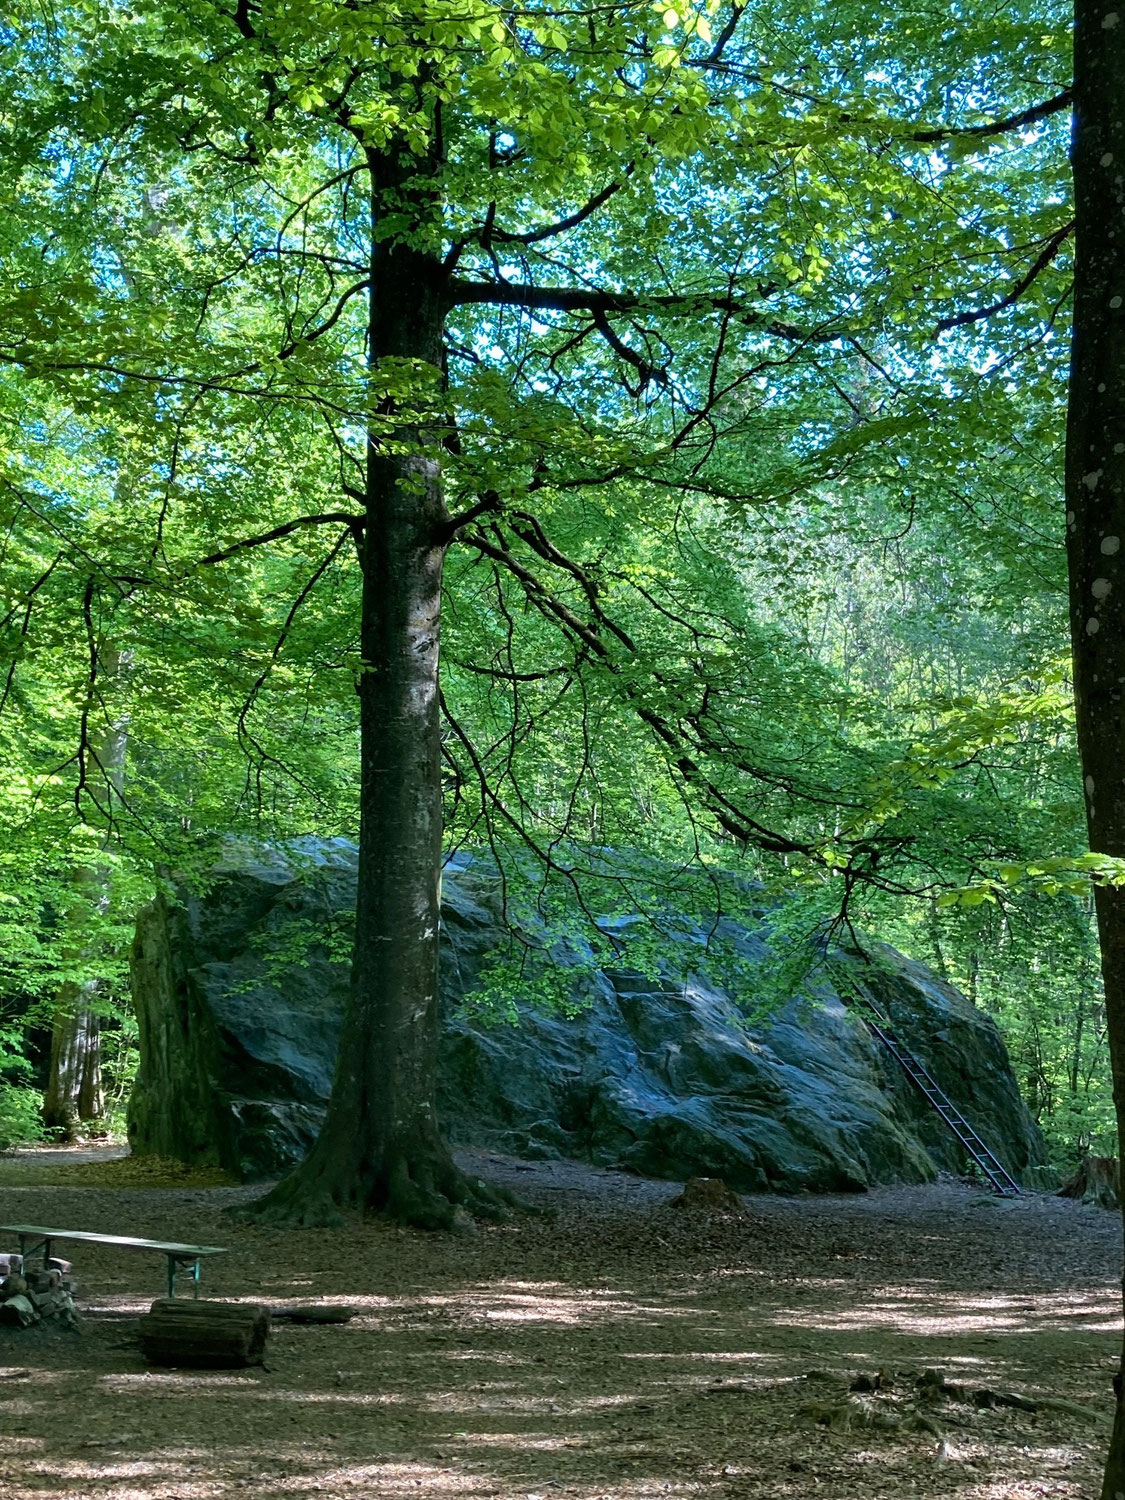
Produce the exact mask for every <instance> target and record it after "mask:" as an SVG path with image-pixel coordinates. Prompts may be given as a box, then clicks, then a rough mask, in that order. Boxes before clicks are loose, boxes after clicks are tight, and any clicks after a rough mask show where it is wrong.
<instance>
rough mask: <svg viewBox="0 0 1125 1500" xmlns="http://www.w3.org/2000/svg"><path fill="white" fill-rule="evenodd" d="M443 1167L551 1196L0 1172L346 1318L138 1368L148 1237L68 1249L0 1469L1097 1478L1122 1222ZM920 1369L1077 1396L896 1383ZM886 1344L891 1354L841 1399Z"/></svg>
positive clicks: (118, 1489)
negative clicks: (383, 1203)
mask: <svg viewBox="0 0 1125 1500" xmlns="http://www.w3.org/2000/svg"><path fill="white" fill-rule="evenodd" d="M463 1161H464V1163H465V1164H466V1165H468V1166H469V1167H471V1168H472V1169H473V1170H475V1171H477V1172H478V1173H479V1174H480V1175H482V1176H487V1177H491V1178H493V1179H495V1180H498V1181H502V1182H504V1183H506V1184H508V1185H510V1186H513V1187H515V1188H516V1189H517V1190H518V1191H519V1192H521V1193H522V1194H523V1195H524V1196H525V1197H526V1198H527V1199H529V1200H530V1201H532V1202H535V1203H537V1204H540V1205H544V1206H547V1205H549V1206H551V1207H553V1208H554V1209H555V1211H556V1215H557V1216H556V1217H555V1218H554V1219H553V1220H548V1219H545V1218H539V1217H537V1218H528V1219H520V1220H518V1221H516V1222H514V1223H512V1224H509V1225H505V1226H500V1227H498V1228H495V1229H488V1230H484V1231H482V1232H481V1233H479V1234H476V1235H473V1236H465V1237H457V1238H454V1237H445V1236H432V1237H425V1236H420V1235H415V1234H409V1233H403V1232H400V1231H396V1230H393V1229H388V1228H385V1227H382V1226H377V1225H368V1226H365V1227H360V1228H355V1229H350V1230H347V1231H345V1232H341V1233H338V1234H328V1233H319V1232H311V1231H303V1232H300V1233H294V1234H282V1233H279V1232H276V1231H265V1230H261V1229H250V1228H247V1227H245V1226H239V1225H237V1224H232V1223H231V1222H230V1221H229V1220H226V1219H224V1217H223V1215H222V1212H221V1210H222V1209H223V1208H224V1207H225V1206H227V1205H230V1204H234V1203H238V1202H241V1201H243V1200H245V1199H246V1198H248V1197H252V1196H253V1195H254V1194H253V1192H252V1191H251V1190H247V1189H242V1188H208V1189H191V1190H159V1189H148V1190H143V1191H142V1190H131V1191H126V1190H115V1191H113V1192H110V1191H108V1190H106V1189H105V1188H94V1187H91V1188H81V1187H73V1186H71V1185H69V1184H68V1185H67V1186H65V1187H35V1186H27V1187H23V1186H21V1187H6V1186H5V1187H0V1222H19V1221H24V1222H41V1223H54V1224H58V1225H62V1226H66V1227H71V1226H73V1227H76V1228H87V1229H102V1230H105V1231H107V1232H111V1233H112V1232H116V1233H134V1234H142V1235H149V1236H157V1237H162V1238H168V1237H172V1238H176V1239H188V1240H191V1241H193V1242H194V1241H198V1242H200V1243H211V1244H220V1245H228V1246H230V1247H231V1251H232V1253H231V1254H230V1255H229V1256H228V1257H223V1258H222V1260H221V1261H220V1260H216V1261H215V1262H213V1263H212V1264H210V1265H208V1267H207V1269H206V1277H207V1289H208V1290H209V1291H210V1292H212V1293H213V1294H214V1295H217V1296H224V1297H245V1298H251V1299H258V1300H262V1301H267V1302H284V1301H287V1300H291V1299H294V1298H300V1299H311V1298H318V1299H319V1298H328V1299H334V1300H339V1301H345V1302H348V1303H350V1304H352V1305H353V1306H355V1307H356V1308H357V1309H358V1314H359V1315H358V1316H357V1317H356V1318H355V1319H354V1321H352V1322H351V1323H348V1324H346V1325H344V1326H337V1327H311V1328H297V1327H291V1326H289V1325H285V1324H281V1325H278V1326H277V1329H276V1331H275V1333H274V1335H273V1337H272V1340H271V1346H270V1352H269V1355H268V1369H265V1370H253V1371H249V1372H230V1373H209V1372H201V1373H188V1372H154V1371H150V1370H148V1369H147V1368H146V1367H145V1365H144V1364H143V1362H142V1360H141V1359H140V1357H139V1355H138V1354H137V1353H136V1352H135V1347H134V1344H133V1333H134V1328H135V1319H136V1318H137V1317H138V1316H139V1315H140V1314H141V1313H142V1312H143V1311H144V1310H145V1308H146V1307H147V1304H148V1302H149V1301H150V1300H151V1298H152V1297H154V1296H157V1295H159V1294H160V1291H161V1279H162V1272H163V1262H162V1261H161V1260H159V1259H158V1258H157V1257H155V1256H151V1255H144V1254H124V1255H113V1254H111V1253H109V1252H107V1251H105V1250H103V1249H95V1248H92V1247H82V1248H81V1253H80V1254H79V1253H77V1252H78V1250H79V1247H77V1246H76V1247H75V1251H76V1254H75V1255H74V1257H73V1259H74V1260H75V1274H76V1275H78V1276H79V1277H80V1279H81V1290H80V1294H79V1301H80V1304H82V1305H83V1307H84V1311H85V1325H84V1332H83V1334H82V1336H81V1337H80V1338H77V1339H71V1338H63V1337H59V1338H52V1339H47V1338H45V1337H41V1336H29V1335H28V1334H17V1333H15V1332H14V1331H7V1330H0V1495H2V1496H3V1497H4V1500H32V1497H36V1500H41V1497H43V1496H52V1497H59V1500H62V1497H66V1500H88V1497H98V1500H109V1497H112V1500H157V1497H159V1500H197V1497H198V1500H203V1497H208V1500H209V1497H218V1496H223V1497H226V1496H231V1497H234V1496H245V1497H249V1500H265V1497H271V1500H272V1497H277V1500H282V1497H298V1496H305V1495H310V1496H327V1497H333V1500H357V1497H361V1496H362V1497H366V1496H369V1495H375V1494H378V1495H379V1496H380V1497H384V1496H386V1497H400V1496H402V1497H405V1496H414V1495H417V1493H418V1492H419V1491H438V1492H441V1493H442V1494H444V1495H448V1496H450V1497H456V1500H476V1497H482V1500H483V1497H503V1500H595V1497H604V1500H632V1497H640V1496H700V1497H708V1500H710V1497H714V1500H766V1497H768V1500H797V1497H801V1500H804V1497H808V1496H818V1497H825V1500H861V1497H864V1500H866V1497H871V1500H880V1497H897V1496H900V1495H901V1496H906V1495H910V1496H919V1497H939V1496H940V1497H943V1500H944V1497H950V1500H952V1497H957V1500H1031V1497H1033V1496H1034V1497H1041V1496H1066V1497H1079V1496H1081V1497H1093V1496H1095V1495H1096V1493H1097V1479H1098V1466H1099V1460H1100V1455H1101V1451H1102V1449H1103V1447H1104V1443H1105V1440H1106V1437H1107V1434H1108V1423H1109V1415H1110V1405H1111V1397H1110V1392H1109V1380H1110V1376H1111V1373H1112V1366H1113V1362H1114V1358H1115V1355H1116V1349H1117V1345H1118V1343H1119V1337H1120V1335H1119V1326H1120V1325H1119V1320H1118V1315H1117V1309H1118V1298H1117V1292H1116V1289H1115V1281H1116V1279H1117V1277H1118V1276H1119V1273H1120V1229H1119V1224H1118V1221H1117V1220H1116V1218H1115V1217H1114V1216H1112V1215H1109V1214H1105V1213H1103V1212H1101V1211H1099V1210H1096V1209H1087V1208H1083V1207H1082V1206H1081V1205H1076V1204H1074V1203H1070V1202H1066V1201H1063V1200H1059V1199H1055V1198H1025V1199H1021V1200H1018V1201H1013V1202H1006V1201H1001V1200H997V1199H993V1198H990V1197H986V1196H985V1195H983V1194H982V1193H980V1192H978V1191H976V1190H974V1189H971V1188H966V1187H963V1186H960V1185H956V1184H944V1185H938V1186H935V1187H931V1188H899V1189H883V1190H880V1191H877V1192H873V1193H869V1194H867V1195H864V1196H860V1197H830V1198H768V1199H762V1198H751V1199H747V1200H745V1202H746V1213H745V1217H743V1218H741V1219H738V1218H726V1219H717V1220H716V1219H709V1218H707V1217H699V1216H697V1215H694V1214H685V1213H683V1212H682V1211H681V1210H677V1209H674V1208H672V1207H670V1206H669V1202H670V1199H671V1198H672V1197H673V1196H674V1195H675V1192H676V1189H675V1187H674V1186H673V1185H672V1184H669V1183H656V1182H648V1181H643V1180H640V1179H637V1178H632V1177H626V1176H623V1175H621V1174H618V1173H610V1172H601V1171H596V1170H594V1169H591V1168H588V1167H584V1166H579V1165H575V1164H571V1163H559V1162H555V1163H534V1164H532V1163H520V1162H515V1161H512V1160H511V1159H508V1158H498V1157H493V1156H489V1155H487V1154H485V1153H468V1154H466V1155H465V1156H464V1157H463ZM927 1367H936V1368H938V1369H940V1370H941V1371H942V1372H943V1373H944V1374H945V1375H946V1377H947V1378H948V1379H949V1380H951V1381H959V1382H961V1383H963V1384H964V1385H965V1386H967V1387H972V1388H975V1387H985V1386H987V1387H990V1388H992V1389H994V1390H998V1391H1001V1392H1015V1393H1018V1394H1021V1395H1023V1396H1025V1397H1029V1398H1032V1399H1035V1398H1037V1397H1039V1398H1041V1397H1048V1398H1051V1399H1054V1400H1059V1399H1062V1400H1063V1401H1069V1402H1070V1403H1075V1404H1077V1406H1079V1407H1085V1408H1089V1409H1090V1410H1089V1411H1087V1412H1085V1413H1083V1412H1082V1411H1079V1410H1076V1409H1067V1410H1057V1409H1052V1410H1046V1411H1044V1410H1039V1411H1036V1412H1030V1411H1026V1410H1019V1409H1013V1408H1010V1407H1002V1408H996V1409H981V1408H978V1407H977V1406H974V1405H972V1404H971V1403H970V1402H969V1401H949V1400H946V1401H942V1402H940V1403H939V1404H938V1405H936V1406H933V1407H927V1406H924V1405H923V1406H922V1407H919V1406H918V1404H917V1402H916V1401H915V1394H916V1393H915V1391H914V1388H913V1385H912V1374H913V1373H914V1372H918V1371H920V1370H922V1369H924V1368H927ZM880 1369H883V1370H884V1371H885V1372H895V1371H898V1372H911V1374H910V1375H906V1374H899V1375H897V1376H895V1377H894V1379H893V1386H892V1389H891V1390H890V1392H889V1393H882V1394H876V1395H873V1396H856V1395H849V1393H848V1384H849V1382H850V1381H851V1379H852V1378H853V1377H854V1376H855V1375H857V1374H860V1373H865V1374H867V1375H868V1376H869V1377H875V1376H876V1374H877V1372H878V1371H879V1370H880ZM919 1411H921V1414H922V1416H923V1418H924V1421H923V1423H922V1425H921V1430H919V1425H918V1423H917V1420H916V1418H917V1413H918V1412H919ZM829 1420H831V1421H832V1422H833V1423H835V1424H837V1425H836V1426H834V1427H825V1426H821V1425H818V1423H819V1422H821V1421H829ZM845 1421H847V1422H849V1423H850V1425H849V1426H848V1427H846V1428H844V1427H841V1426H839V1424H840V1423H843V1422H845ZM926 1422H928V1423H929V1427H927V1426H926ZM864 1423H869V1424H872V1425H863V1424H864Z"/></svg>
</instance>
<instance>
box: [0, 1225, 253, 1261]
mask: <svg viewBox="0 0 1125 1500" xmlns="http://www.w3.org/2000/svg"><path fill="white" fill-rule="evenodd" d="M0 1233H7V1234H35V1235H38V1236H39V1237H40V1238H41V1239H45V1240H85V1241H86V1242H87V1243H88V1244H91V1245H120V1246H121V1247H122V1249H127V1250H162V1251H163V1252H164V1254H165V1255H183V1256H188V1255H190V1256H193V1257H194V1256H196V1255H225V1254H226V1253H227V1251H226V1248H225V1246H222V1245H179V1244H175V1243H171V1242H165V1241H164V1240H135V1239H131V1238H130V1237H129V1236H127V1235H123V1234H92V1233H91V1232H90V1231H89V1230H85V1229H44V1228H43V1227H42V1225H40V1224H0Z"/></svg>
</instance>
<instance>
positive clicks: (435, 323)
mask: <svg viewBox="0 0 1125 1500" xmlns="http://www.w3.org/2000/svg"><path fill="white" fill-rule="evenodd" d="M369 166H370V168H371V172H372V179H373V183H374V191H373V212H372V245H373V250H372V256H371V291H370V312H369V324H368V340H369V345H368V347H369V361H370V367H371V374H372V385H373V388H374V389H375V390H378V389H379V387H380V386H384V387H385V385H386V384H387V382H388V381H390V382H392V383H393V382H394V380H395V378H396V372H398V378H399V379H400V380H401V379H402V378H403V376H404V375H405V376H406V378H407V380H408V381H409V382H410V384H411V387H412V389H413V391H414V395H413V397H412V398H409V399H411V401H412V404H413V402H416V401H417V400H418V393H417V382H418V380H419V365H420V364H421V365H422V366H424V367H427V374H426V375H424V376H423V378H427V376H428V378H430V379H431V381H432V385H431V389H430V391H429V392H428V393H427V394H428V398H429V399H428V401H427V402H426V403H425V404H426V405H427V406H428V407H429V409H430V410H431V411H433V410H436V409H438V408H439V406H440V402H441V389H440V386H441V374H440V372H441V358H442V350H441V344H442V332H443V328H444V323H445V317H446V313H447V311H448V304H447V301H446V281H447V274H446V272H445V270H444V269H443V267H442V264H441V261H440V260H439V259H438V258H437V256H436V255H433V254H427V253H425V252H423V251H418V250H415V249H412V248H409V247H406V246H402V245H384V246H381V245H380V244H379V243H378V241H377V239H376V236H375V225H376V224H377V222H378V217H379V211H380V207H381V204H382V202H384V201H389V200H391V199H392V198H394V199H395V200H396V201H401V197H399V196H398V195H409V194H410V193H411V192H412V184H411V183H410V180H409V179H408V178H405V176H404V175H402V174H400V172H399V171H398V170H397V169H396V166H395V163H393V162H388V161H387V160H386V159H385V158H383V159H381V158H378V157H372V158H369ZM409 170H412V171H417V170H418V168H417V163H416V162H415V163H413V164H412V165H411V167H410V168H409ZM414 191H417V190H416V189H414ZM415 206H416V208H420V207H421V206H422V205H420V204H416V205H415ZM407 362H409V364H408V363H407ZM407 372H409V373H407ZM380 413H381V415H382V416H383V417H384V418H386V417H388V416H392V415H395V414H396V402H395V399H394V398H393V396H388V397H387V398H386V399H385V400H384V401H383V403H382V406H381V408H380ZM401 417H402V419H401V420H400V421H399V422H397V423H396V424H395V426H394V428H393V432H392V433H391V434H390V435H389V436H388V430H387V426H386V424H385V422H384V423H380V424H379V425H377V426H375V427H374V430H373V431H372V432H371V433H370V434H369V437H368V444H367V483H366V506H365V527H364V537H363V542H362V546H361V549H360V558H361V565H362V570H363V595H362V615H361V621H360V631H361V659H362V667H361V674H360V678H359V681H358V683H357V691H358V694H359V700H360V754H361V761H362V766H361V784H360V799H361V800H360V835H359V887H358V894H357V902H356V938H355V948H354V952H353V957H352V979H351V995H350V998H349V1003H348V1007H347V1011H346V1014H345V1017H344V1024H343V1031H342V1035H341V1040H340V1052H339V1058H338V1061H337V1065H336V1073H335V1077H334V1080H333V1085H332V1095H331V1098H330V1100H329V1105H328V1113H327V1117H326V1119H325V1123H324V1126H323V1128H322V1130H321V1133H320V1136H319V1137H318V1139H317V1142H316V1144H315V1145H314V1147H313V1149H312V1151H311V1152H310V1154H309V1156H308V1157H307V1158H306V1160H305V1161H304V1162H303V1163H302V1164H301V1165H300V1167H298V1168H297V1169H296V1171H295V1172H293V1173H292V1174H291V1175H290V1176H289V1177H288V1178H286V1179H285V1180H284V1181H283V1182H281V1183H280V1184H279V1185H278V1186H277V1187H276V1188H275V1189H273V1191H272V1192H271V1193H269V1194H267V1195H266V1197H265V1198H263V1199H262V1200H260V1202H259V1203H258V1204H257V1205H256V1206H255V1209H254V1211H253V1212H254V1215H255V1217H259V1218H263V1219H266V1220H268V1221H271V1222H281V1223H297V1224H332V1223H335V1222H338V1221H339V1220H340V1219H341V1218H343V1217H346V1216H347V1215H348V1213H349V1212H352V1213H354V1212H356V1211H359V1212H362V1211H364V1210H368V1209H372V1210H376V1211H381V1212H384V1213H387V1214H390V1215H392V1216H394V1217H397V1218H401V1219H404V1220H406V1221H408V1222H410V1223H414V1224H418V1225H421V1226H423V1227H426V1228H446V1227H451V1226H454V1225H456V1223H457V1222H458V1219H459V1218H463V1217H465V1216H466V1215H467V1214H470V1213H485V1214H490V1215H493V1216H494V1215H496V1214H498V1213H499V1212H501V1211H502V1209H501V1200H502V1198H503V1196H504V1195H502V1194H500V1193H497V1192H495V1191H494V1190H491V1189H489V1188H487V1187H486V1185H485V1184H484V1183H481V1182H478V1181H475V1180H471V1179H469V1178H467V1177H465V1176H464V1175H463V1174H462V1173H461V1172H460V1171H459V1170H458V1169H457V1167H456V1166H455V1165H454V1163H453V1159H452V1157H451V1155H450V1153H449V1150H448V1148H447V1147H446V1145H445V1143H444V1142H443V1140H442V1138H441V1134H440V1131H439V1128H438V1122H437V1105H436V1070H437V1038H438V1011H437V1005H438V925H439V886H440V878H441V852H442V843H441V840H442V806H441V774H440V773H441V761H440V755H441V726H440V714H439V694H438V652H439V644H440V628H441V580H442V563H443V558H444V551H445V545H446V539H447V538H446V532H445V527H446V525H447V522H448V515H447V512H446V508H445V501H444V496H443V492H442V482H441V467H440V463H439V453H440V433H439V432H438V431H437V430H435V428H434V427H433V426H427V425H426V422H425V420H422V421H418V420H412V419H411V418H410V417H409V416H408V415H407V413H406V412H402V413H401ZM430 420H431V421H432V419H430Z"/></svg>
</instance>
